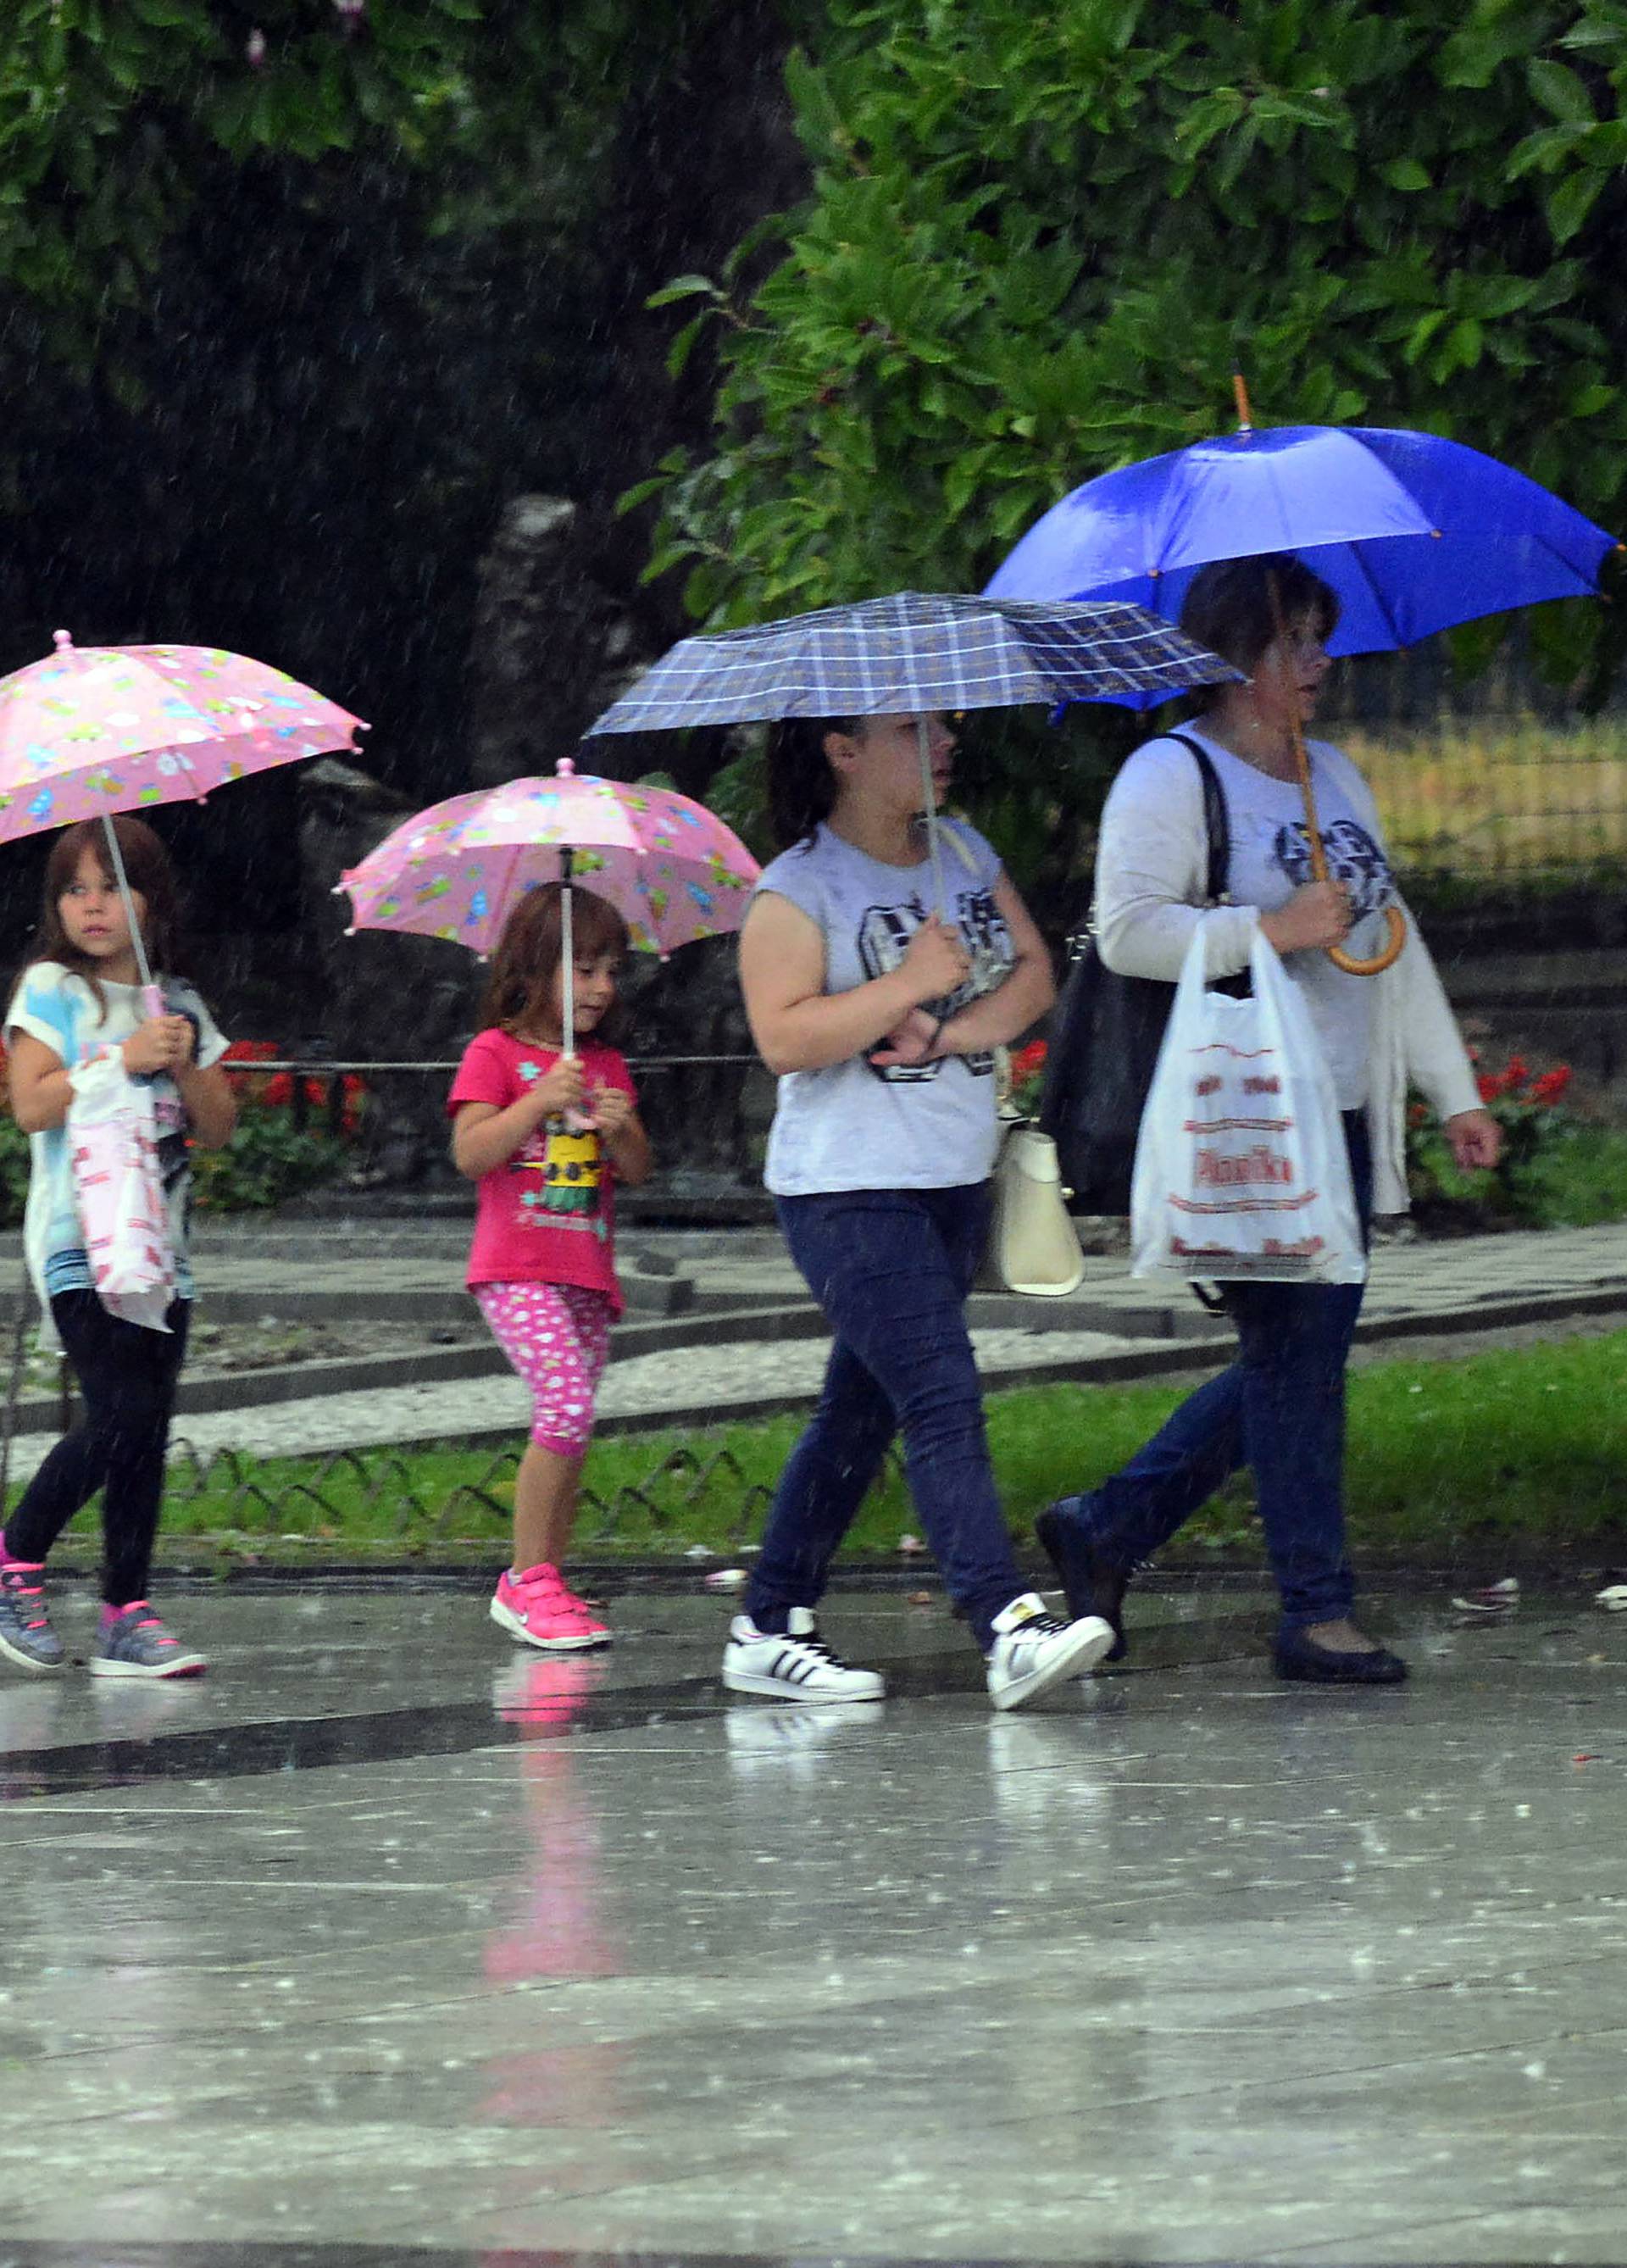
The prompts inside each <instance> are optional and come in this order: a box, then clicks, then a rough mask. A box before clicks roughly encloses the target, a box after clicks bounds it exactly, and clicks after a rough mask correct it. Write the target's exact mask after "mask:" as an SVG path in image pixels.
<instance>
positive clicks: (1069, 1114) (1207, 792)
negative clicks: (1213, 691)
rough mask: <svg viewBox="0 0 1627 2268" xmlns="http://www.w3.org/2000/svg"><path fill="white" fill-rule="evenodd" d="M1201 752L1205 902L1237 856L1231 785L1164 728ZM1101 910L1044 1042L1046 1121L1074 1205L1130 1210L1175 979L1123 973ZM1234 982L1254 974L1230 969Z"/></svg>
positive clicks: (1080, 938)
mask: <svg viewBox="0 0 1627 2268" xmlns="http://www.w3.org/2000/svg"><path fill="white" fill-rule="evenodd" d="M1163 737H1164V738H1165V739H1166V740H1179V741H1180V743H1181V745H1182V747H1183V748H1188V749H1189V750H1190V751H1191V754H1192V755H1193V756H1194V758H1195V759H1196V763H1197V768H1198V770H1199V772H1200V773H1201V774H1202V775H1203V782H1204V824H1205V826H1206V828H1207V829H1208V834H1209V871H1208V874H1207V878H1206V902H1207V903H1208V904H1210V905H1211V906H1212V905H1218V903H1219V902H1220V901H1221V899H1222V898H1223V897H1224V896H1225V895H1226V874H1227V870H1228V869H1229V867H1230V865H1231V861H1232V838H1231V829H1230V827H1229V826H1228V824H1227V821H1226V794H1225V791H1224V790H1223V789H1222V787H1221V785H1220V779H1219V775H1218V773H1217V772H1216V770H1215V768H1214V765H1213V763H1212V762H1211V760H1210V758H1209V755H1208V754H1207V752H1206V751H1205V750H1204V749H1203V748H1201V747H1199V746H1198V744H1197V742H1196V740H1189V739H1188V738H1187V736H1186V734H1185V733H1166V734H1164V736H1163ZM1094 918H1095V917H1094V913H1093V914H1092V917H1091V921H1090V922H1089V923H1088V924H1086V927H1085V929H1084V930H1083V931H1080V932H1076V933H1075V935H1074V937H1073V938H1072V939H1071V940H1070V949H1071V965H1070V967H1069V970H1068V975H1067V977H1066V980H1065V981H1064V984H1063V988H1062V998H1061V1000H1060V1001H1059V1002H1058V1004H1057V1007H1056V1021H1055V1025H1054V1027H1053V1029H1052V1032H1051V1035H1050V1042H1049V1047H1048V1048H1047V1049H1046V1056H1045V1079H1044V1084H1043V1086H1042V1091H1041V1096H1040V1125H1041V1127H1042V1130H1044V1131H1045V1132H1046V1133H1047V1134H1049V1136H1050V1138H1051V1139H1052V1141H1053V1142H1055V1144H1056V1154H1057V1158H1058V1160H1059V1162H1060V1164H1061V1167H1062V1179H1063V1183H1064V1188H1065V1189H1068V1191H1069V1192H1070V1195H1069V1197H1068V1210H1069V1211H1070V1212H1075V1213H1128V1212H1129V1211H1130V1173H1131V1170H1132V1168H1133V1167H1134V1165H1135V1161H1136V1138H1137V1134H1138V1133H1139V1132H1140V1130H1141V1114H1142V1111H1143V1109H1144V1108H1145V1105H1146V1099H1147V1089H1148V1087H1149V1086H1151V1085H1152V1073H1153V1071H1154V1069H1155V1068H1156V1066H1157V1064H1158V1051H1159V1049H1160V1047H1161V1046H1162V1045H1163V1041H1164V1027H1165V1026H1166V1025H1167V1023H1168V1021H1169V1012H1170V1009H1171V1008H1172V1007H1173V1005H1174V998H1175V988H1174V984H1173V983H1164V982H1163V980H1162V979H1161V978H1159V977H1154V976H1119V975H1117V974H1116V972H1115V970H1113V969H1111V968H1108V966H1107V965H1106V963H1105V962H1104V961H1103V960H1102V958H1101V954H1100V953H1099V952H1098V951H1097V948H1096V938H1095V929H1094ZM1223 989H1225V990H1241V991H1246V990H1248V978H1247V976H1243V977H1242V978H1241V979H1240V980H1239V979H1232V978H1228V979H1227V980H1226V984H1225V986H1224V988H1223Z"/></svg>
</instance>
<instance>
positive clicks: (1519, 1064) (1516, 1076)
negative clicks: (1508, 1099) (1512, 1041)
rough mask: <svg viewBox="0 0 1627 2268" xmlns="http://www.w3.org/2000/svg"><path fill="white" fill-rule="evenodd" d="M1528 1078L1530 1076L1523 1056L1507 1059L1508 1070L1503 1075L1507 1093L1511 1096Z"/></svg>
mask: <svg viewBox="0 0 1627 2268" xmlns="http://www.w3.org/2000/svg"><path fill="white" fill-rule="evenodd" d="M1530 1076H1531V1074H1530V1072H1529V1071H1528V1069H1527V1068H1526V1059H1525V1057H1523V1056H1510V1057H1509V1058H1508V1069H1507V1070H1506V1071H1505V1072H1504V1073H1503V1077H1504V1079H1505V1081H1506V1084H1507V1086H1508V1091H1509V1093H1510V1094H1513V1091H1514V1089H1515V1088H1516V1087H1517V1086H1524V1085H1525V1083H1526V1081H1527V1079H1529V1078H1530Z"/></svg>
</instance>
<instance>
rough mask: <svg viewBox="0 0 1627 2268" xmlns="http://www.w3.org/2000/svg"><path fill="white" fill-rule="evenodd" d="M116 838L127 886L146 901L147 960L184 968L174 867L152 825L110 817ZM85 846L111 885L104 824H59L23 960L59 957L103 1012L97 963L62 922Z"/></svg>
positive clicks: (175, 971) (172, 970)
mask: <svg viewBox="0 0 1627 2268" xmlns="http://www.w3.org/2000/svg"><path fill="white" fill-rule="evenodd" d="M113 828H114V834H115V835H116V836H118V838H119V855H120V856H121V858H122V859H123V861H124V876H125V880H127V881H128V882H129V886H130V888H131V889H132V890H133V891H136V892H137V893H138V894H139V895H141V896H142V897H143V898H144V900H145V901H146V912H145V914H144V917H143V920H142V924H141V934H142V942H143V943H144V945H145V946H146V948H147V961H148V964H149V966H150V967H151V970H152V973H153V975H154V976H160V975H162V976H181V975H183V974H184V973H185V971H184V967H183V955H182V950H181V909H180V884H179V883H178V882H177V880H176V879H175V869H174V867H173V865H172V864H171V863H170V855H169V852H168V851H166V849H165V847H164V845H163V843H162V842H161V841H160V840H159V838H158V836H156V835H155V834H154V833H153V831H152V829H151V828H150V827H149V826H148V825H147V824H146V822H145V821H143V820H140V819H129V818H119V819H115V820H114V822H113ZM86 851H94V852H95V854H96V860H97V864H98V865H99V866H100V868H101V871H102V880H104V881H105V882H106V883H107V887H108V888H109V889H112V888H114V887H115V885H116V883H117V880H118V877H117V875H116V874H115V873H114V867H113V853H112V852H111V851H109V849H108V847H107V828H106V824H105V822H104V821H101V820H99V819H82V820H80V821H79V822H78V823H77V826H74V827H64V828H63V831H62V833H61V834H60V835H59V836H57V838H56V840H55V843H52V845H51V855H50V857H49V858H48V859H47V860H46V863H45V892H44V900H43V902H42V904H41V906H40V926H39V928H38V929H37V930H36V931H35V932H34V935H33V943H32V945H31V946H29V948H28V958H27V960H26V962H25V963H24V966H25V967H26V968H32V967H33V964H34V962H35V961H61V963H62V965H63V968H71V969H72V970H73V972H74V974H75V976H83V977H84V979H85V983H87V984H88V985H89V986H90V988H91V990H92V992H93V993H94V994H95V996H96V1005H97V1007H98V1009H99V1010H100V1011H102V1012H104V1013H105V1011H106V1009H107V994H106V993H105V992H104V991H103V990H102V989H101V980H100V977H99V976H98V974H97V970H98V968H99V963H98V962H97V961H95V959H94V958H93V957H92V955H91V954H88V953H81V952H80V951H79V950H78V948H77V946H74V945H71V944H70V942H69V939H68V932H67V931H66V930H65V929H64V928H63V917H62V901H63V896H64V895H66V893H67V891H68V890H69V889H70V887H71V886H72V884H73V883H74V882H75V881H77V879H78V873H79V861H80V860H81V859H82V858H84V856H85V852H86Z"/></svg>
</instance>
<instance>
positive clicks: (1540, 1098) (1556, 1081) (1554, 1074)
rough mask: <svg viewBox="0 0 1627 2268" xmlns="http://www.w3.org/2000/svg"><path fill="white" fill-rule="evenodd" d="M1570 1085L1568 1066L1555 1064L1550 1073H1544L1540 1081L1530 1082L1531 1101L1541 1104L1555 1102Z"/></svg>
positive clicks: (1569, 1068)
mask: <svg viewBox="0 0 1627 2268" xmlns="http://www.w3.org/2000/svg"><path fill="white" fill-rule="evenodd" d="M1570 1084H1571V1066H1570V1064H1555V1066H1554V1068H1553V1070H1552V1071H1544V1072H1543V1073H1542V1077H1541V1079H1533V1080H1532V1082H1531V1101H1533V1102H1540V1103H1543V1104H1548V1103H1553V1102H1557V1101H1558V1100H1559V1098H1560V1096H1561V1095H1562V1094H1564V1091H1565V1089H1566V1088H1567V1087H1568V1086H1570Z"/></svg>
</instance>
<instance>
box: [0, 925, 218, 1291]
mask: <svg viewBox="0 0 1627 2268" xmlns="http://www.w3.org/2000/svg"><path fill="white" fill-rule="evenodd" d="M162 982H163V990H164V998H165V1004H166V1007H167V1008H168V1010H169V1012H170V1013H171V1014H172V1015H185V1016H194V1017H195V1018H196V1019H197V1026H198V1038H197V1060H198V1062H199V1064H202V1065H204V1066H207V1065H209V1064H214V1063H218V1062H219V1060H220V1058H221V1057H222V1056H224V1055H225V1052H226V1042H225V1040H224V1039H223V1038H222V1037H221V1035H220V1033H219V1032H218V1031H217V1028H216V1027H215V1021H214V1019H213V1018H212V1017H211V1016H210V1013H209V1010H208V1009H207V1008H206V1007H205V1006H204V1005H203V1003H202V1000H200V999H199V998H198V996H197V994H196V993H195V991H194V990H193V989H192V987H191V986H190V985H189V984H183V983H180V981H179V980H178V979H177V978H175V977H173V976H166V977H165V978H164V979H163V980H162ZM102 991H103V993H104V995H105V996H106V1000H107V1005H106V1007H105V1009H99V1008H98V1006H97V1004H96V996H95V994H94V993H93V992H92V990H91V988H90V986H89V985H88V984H87V983H86V982H85V978H84V977H83V976H77V975H76V974H75V972H74V971H73V970H72V969H70V968H63V964H62V963H61V961H34V962H33V964H32V965H31V966H30V967H29V968H26V969H24V971H23V974H22V976H21V978H20V980H19V981H18V987H17V990H16V991H15V993H13V995H12V997H11V1006H10V1007H9V1008H8V1009H7V1011H6V1018H5V1028H6V1035H7V1037H8V1038H9V1037H10V1035H11V1034H12V1033H13V1032H27V1033H29V1034H31V1035H33V1038H35V1039H36V1040H39V1041H40V1042H41V1043H42V1044H43V1045H44V1046H46V1047H48V1048H49V1049H50V1050H51V1052H52V1054H53V1055H54V1056H55V1057H57V1059H58V1060H59V1062H61V1063H62V1064H63V1065H64V1066H65V1067H66V1068H67V1069H68V1070H69V1071H74V1070H76V1069H77V1067H78V1066H79V1065H80V1064H84V1063H86V1062H88V1061H89V1060H90V1057H91V1053H92V1049H96V1048H98V1047H103V1046H114V1047H116V1046H117V1045H118V1043H119V1042H120V1041H121V1040H128V1039H129V1036H130V1035H131V1033H132V1032H136V1031H138V1030H139V1029H140V1028H141V1027H142V1025H143V1024H144V1023H145V1021H146V1020H147V1015H146V1011H145V1009H144V1007H143V1005H142V998H141V987H140V985H138V984H109V983H107V982H106V981H104V982H103V984H102ZM151 1087H152V1091H153V1100H154V1102H155V1104H156V1106H157V1111H158V1162H159V1165H160V1167H161V1169H162V1171H163V1175H164V1194H165V1199H166V1204H167V1206H168V1210H169V1227H170V1239H171V1247H172V1249H173V1252H174V1255H175V1267H176V1291H177V1293H178V1295H179V1296H180V1298H181V1299H183V1300H189V1299H190V1298H191V1297H192V1288H193V1286H192V1270H191V1268H190V1266H189V1264H188V1260H187V1226H188V1215H189V1212H190V1209H191V1198H192V1169H191V1167H190V1166H189V1165H188V1160H187V1140H186V1136H187V1123H188V1121H187V1112H186V1106H185V1105H184V1104H183V1102H182V1101H181V1099H180V1089H179V1088H178V1087H177V1086H176V1085H175V1082H174V1080H173V1079H171V1078H170V1077H169V1076H168V1075H167V1073H164V1072H159V1073H157V1074H155V1075H154V1076H153V1077H152V1078H151ZM28 1169H29V1170H28V1203H27V1206H26V1210H25V1211H24V1214H23V1253H24V1256H25V1257H26V1260H27V1263H28V1273H29V1275H30V1277H31V1278H33V1287H34V1290H35V1291H36V1292H37V1293H38V1294H39V1297H40V1306H41V1307H44V1308H46V1309H47V1310H49V1307H50V1302H51V1300H52V1299H53V1298H54V1297H55V1294H56V1293H57V1292H90V1291H93V1290H94V1289H95V1281H94V1278H92V1274H91V1263H90V1261H89V1259H88V1257H87V1256H86V1254H85V1235H84V1232H83V1230H82V1229H81V1228H80V1226H79V1211H78V1207H77V1204H76V1203H75V1202H74V1189H73V1167H72V1162H71V1159H70V1152H69V1145H68V1130H67V1128H66V1126H50V1127H48V1128H47V1129H46V1130H45V1132H44V1133H43V1134H31V1135H30V1136H29V1138H28Z"/></svg>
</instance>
